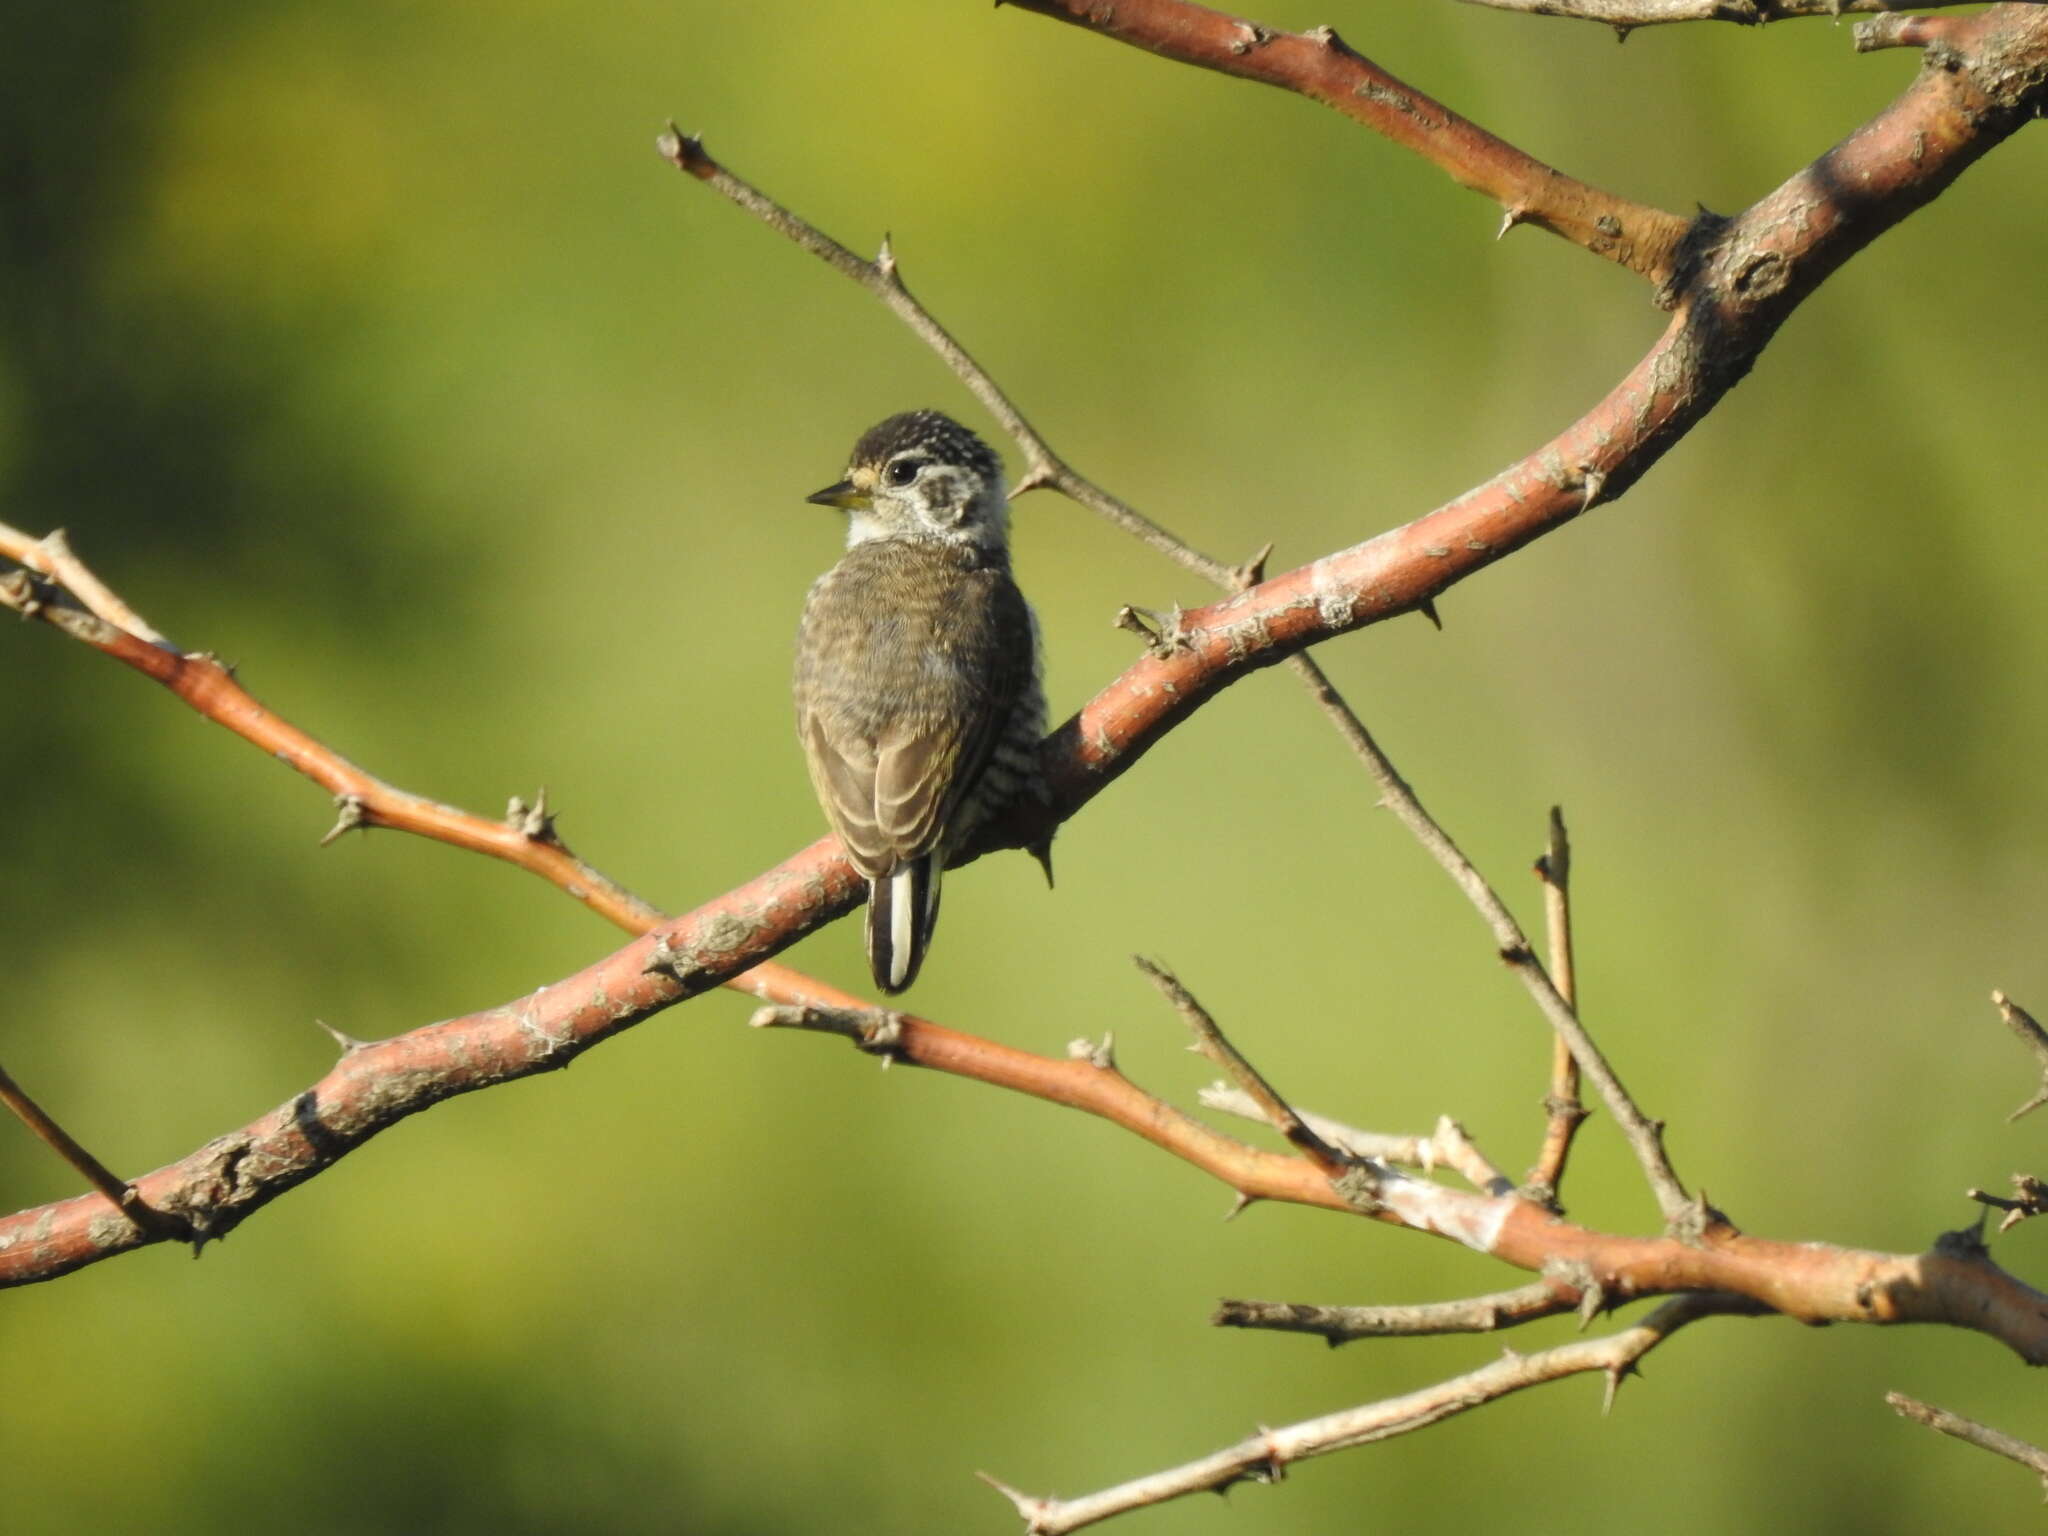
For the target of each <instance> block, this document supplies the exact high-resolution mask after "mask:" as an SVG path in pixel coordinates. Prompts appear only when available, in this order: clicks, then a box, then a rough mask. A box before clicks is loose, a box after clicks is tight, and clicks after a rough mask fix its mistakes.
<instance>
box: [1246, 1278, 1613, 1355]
mask: <svg viewBox="0 0 2048 1536" xmlns="http://www.w3.org/2000/svg"><path fill="white" fill-rule="evenodd" d="M1578 1304H1579V1292H1578V1290H1577V1289H1576V1288H1575V1287H1573V1286H1572V1285H1570V1284H1568V1283H1566V1282H1564V1281H1562V1280H1552V1279H1543V1280H1532V1281H1530V1282H1529V1283H1528V1284H1527V1285H1522V1286H1517V1287H1516V1288H1515V1289H1513V1290H1511V1291H1496V1292H1494V1294H1492V1295H1491V1296H1468V1297H1464V1298H1462V1299H1460V1300H1458V1301H1434V1302H1428V1303H1424V1304H1422V1305H1420V1306H1408V1307H1319V1306H1311V1305H1308V1304H1306V1303H1303V1302H1291V1301H1240V1300H1235V1299H1229V1300H1224V1301H1220V1302H1218V1303H1217V1304H1216V1310H1215V1312H1214V1313H1213V1314H1211V1316H1210V1318H1209V1321H1210V1322H1212V1323H1214V1324H1215V1325H1216V1326H1217V1327H1218V1328H1258V1329H1264V1330H1267V1331H1270V1332H1274V1333H1309V1334H1314V1335H1315V1336H1316V1337H1318V1338H1321V1339H1324V1340H1326V1341H1327V1342H1328V1343H1330V1344H1331V1345H1333V1346H1334V1345H1338V1344H1349V1343H1351V1342H1352V1341H1353V1340H1355V1339H1387V1338H1412V1337H1417V1336H1422V1335H1433V1334H1444V1333H1493V1332H1495V1331H1497V1330H1499V1329H1502V1328H1514V1327H1518V1326H1520V1325H1521V1324H1523V1323H1531V1322H1535V1321H1536V1320H1538V1319H1539V1318H1545V1317H1556V1316H1558V1315H1559V1314H1560V1313H1565V1312H1570V1311H1572V1310H1573V1309H1574V1308H1576V1307H1577V1306H1578Z"/></svg>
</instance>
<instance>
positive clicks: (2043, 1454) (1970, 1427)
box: [1884, 1392, 2048, 1495]
mask: <svg viewBox="0 0 2048 1536" xmlns="http://www.w3.org/2000/svg"><path fill="white" fill-rule="evenodd" d="M1884 1400H1885V1401H1886V1402H1887V1403H1890V1404H1891V1405H1892V1407H1893V1408H1894V1409H1895V1410H1897V1412H1898V1414H1899V1416H1900V1417H1901V1418H1907V1419H1911V1420H1913V1421H1914V1422H1915V1423H1916V1424H1925V1425H1926V1426H1927V1427H1928V1428H1929V1429H1938V1430H1940V1431H1941V1432H1942V1433H1943V1434H1944V1435H1953V1436H1955V1437H1956V1439H1958V1440H1966V1441H1968V1442H1969V1443H1970V1444H1971V1445H1974V1446H1977V1447H1978V1448H1979V1449H1981V1450H1986V1451H1990V1452H1991V1453H1992V1454H1993V1455H1996V1456H2003V1457H2005V1458H2006V1459H2007V1460H2009V1461H2016V1462H2018V1463H2019V1464H2020V1465H2021V1466H2023V1467H2029V1468H2031V1469H2032V1470H2033V1473H2034V1475H2035V1476H2036V1477H2038V1478H2040V1479H2041V1491H2042V1493H2043V1494H2044V1495H2048V1451H2044V1450H2042V1449H2041V1447H2039V1446H2038V1445H2029V1444H2028V1443H2027V1442H2026V1441H2024V1440H2021V1439H2017V1438H2015V1437H2014V1436H2012V1435H2008V1434H2006V1433H2005V1432H2004V1431H2003V1430H1997V1429H1992V1428H1990V1427H1989V1426H1988V1425H1984V1424H1979V1423H1978V1422H1977V1421H1976V1420H1975V1419H1966V1418H1964V1417H1963V1416H1962V1415H1961V1414H1959V1413H1950V1412H1949V1411H1948V1410H1947V1409H1946V1408H1936V1407H1935V1406H1934V1405H1933V1404H1932V1403H1923V1402H1921V1401H1920V1400H1919V1399H1918V1398H1914V1397H1908V1396H1906V1394H1905V1393H1903V1392H1887V1393H1885V1395H1884Z"/></svg>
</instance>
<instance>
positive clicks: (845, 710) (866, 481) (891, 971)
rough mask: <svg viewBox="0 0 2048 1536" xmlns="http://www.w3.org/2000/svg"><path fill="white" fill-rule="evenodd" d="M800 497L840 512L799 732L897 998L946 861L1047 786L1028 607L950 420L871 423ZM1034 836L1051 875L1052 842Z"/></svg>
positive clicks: (971, 460)
mask: <svg viewBox="0 0 2048 1536" xmlns="http://www.w3.org/2000/svg"><path fill="white" fill-rule="evenodd" d="M805 499H806V500H807V501H810V502H813V503H815V504H817V505H819V506H826V507H837V508H840V509H842V510H844V511H845V512H846V513H847V514H848V519H847V530H846V552H845V553H844V554H843V555H841V556H840V559H839V563H838V564H836V565H834V566H833V567H832V569H831V570H829V571H827V572H826V573H825V574H824V575H823V576H820V577H819V578H818V579H817V581H816V582H815V583H813V584H812V586H811V589H810V594H809V596H808V597H807V598H806V599H805V602H804V610H803V620H802V622H801V624H800V625H799V627H798V631H797V647H796V680H795V694H796V723H797V735H798V737H799V739H800V740H801V741H802V743H803V749H804V759H805V762H806V763H807V765H808V766H809V768H810V776H811V785H812V787H813V788H814V789H815V790H816V791H817V795H818V802H819V804H820V805H821V806H822V807H823V808H824V812H825V818H826V820H827V821H828V822H830V823H831V826H832V830H833V831H834V832H836V833H837V834H838V835H839V840H840V842H842V843H843V844H844V845H845V847H846V854H847V857H848V858H849V859H850V860H851V861H852V863H853V867H854V868H855V869H856V870H857V871H859V873H860V875H861V876H862V878H864V879H865V880H866V881H867V883H868V904H867V923H866V940H867V953H868V968H869V970H870V971H871V972H873V974H874V978H875V985H876V986H878V987H879V988H881V990H882V991H883V992H885V993H888V994H890V995H894V994H896V993H899V992H902V991H903V990H905V989H906V988H907V987H909V986H910V984H911V983H912V982H913V981H914V980H916V978H917V972H918V967H919V966H920V965H921V964H922V963H923V960H924V955H925V950H926V948H927V946H929V944H930V943H931V937H932V928H933V925H934V924H935V923H936V922H937V920H938V915H939V881H940V877H941V875H942V874H943V873H944V871H945V868H946V864H947V861H948V860H949V859H950V858H951V857H952V856H953V854H954V853H955V852H957V851H958V850H959V849H960V847H961V846H962V844H963V843H964V842H965V841H966V840H967V839H968V838H969V837H970V836H971V835H972V834H973V832H974V830H975V829H976V828H977V827H978V826H980V825H981V824H982V823H983V822H985V821H986V820H988V819H989V818H990V817H991V816H993V815H995V814H997V813H998V812H999V811H1001V810H1002V809H1003V808H1005V807H1006V806H1009V805H1011V804H1013V803H1015V802H1016V801H1017V800H1018V799H1019V798H1020V797H1027V796H1028V797H1035V798H1037V799H1038V800H1040V801H1045V800H1047V799H1048V798H1049V796H1048V794H1047V790H1046V787H1045V781H1044V778H1043V776H1042V774H1041V773H1040V771H1039V766H1038V745H1039V740H1040V738H1041V737H1043V736H1044V734H1045V695H1044V691H1043V687H1042V684H1041V679H1040V666H1039V642H1038V620H1037V617H1036V616H1035V615H1034V614H1033V613H1032V611H1031V605H1030V604H1029V603H1028V602H1026V601H1025V599H1024V594H1023V593H1022V592H1020V591H1019V590H1018V588H1017V583H1016V581H1015V579H1014V578H1013V577H1012V575H1011V573H1010V537H1009V501H1008V495H1007V492H1006V489H1005V486H1004V481H1003V468H1002V461H1001V460H1000V459H998V458H997V457H996V455H995V453H994V451H993V450H991V449H990V448H989V446H988V445H987V444H986V443H984V442H983V441H982V440H981V439H980V438H979V437H977V436H976V435H975V434H974V433H973V432H971V431H969V430H968V429H967V428H966V427H963V426H961V425H960V424H959V423H958V422H956V421H954V420H953V419H952V418H951V417H948V416H946V415H943V414H942V413H940V412H938V411H933V410H918V411H905V412H902V413H901V414H898V415H895V416H891V417H889V418H888V419H887V420H885V421H882V422H880V423H878V424H877V425H875V426H874V427H872V428H870V429H869V430H868V431H867V432H865V433H864V434H862V436H861V438H860V440H859V441H858V442H856V443H855V444H854V446H853V453H852V456H851V457H850V458H849V460H848V462H847V467H846V474H845V476H844V478H842V479H840V480H839V481H837V482H836V483H835V484H832V485H828V486H826V487H825V488H824V489H823V490H822V491H816V492H813V493H812V494H811V495H810V496H808V497H806V498H805ZM1031 851H1032V852H1033V853H1034V854H1035V855H1037V857H1038V858H1039V860H1040V862H1041V863H1042V864H1043V865H1044V866H1045V871H1046V878H1047V880H1048V882H1050V880H1051V878H1052V864H1051V859H1050V848H1049V841H1048V844H1046V845H1041V846H1038V847H1034V848H1033V849H1032V850H1031Z"/></svg>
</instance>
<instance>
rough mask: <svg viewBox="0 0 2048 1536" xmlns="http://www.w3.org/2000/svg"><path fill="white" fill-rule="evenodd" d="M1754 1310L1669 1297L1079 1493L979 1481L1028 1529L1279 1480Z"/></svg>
mask: <svg viewBox="0 0 2048 1536" xmlns="http://www.w3.org/2000/svg"><path fill="white" fill-rule="evenodd" d="M1756 1310H1757V1308H1756V1306H1755V1305H1754V1303H1750V1302H1745V1301H1743V1300H1742V1299H1741V1298H1739V1297H1732V1296H1681V1297H1677V1298H1675V1299H1673V1300H1671V1301H1667V1302H1665V1303H1664V1304H1663V1305H1662V1306H1660V1307H1658V1308H1657V1309H1656V1310H1655V1311H1654V1312H1652V1313H1651V1314H1650V1315H1649V1316H1648V1317H1646V1318H1644V1319H1643V1320H1642V1321H1641V1322H1640V1323H1637V1324H1635V1325H1634V1326H1633V1327H1630V1328H1623V1329H1620V1330H1619V1331H1617V1332H1615V1333H1613V1334H1610V1335H1609V1336H1608V1337H1606V1338H1604V1339H1582V1340H1578V1341H1575V1342H1573V1343H1570V1344H1560V1345H1558V1346H1557V1347H1556V1348H1554V1349H1546V1350H1543V1351H1541V1352H1540V1353H1537V1354H1533V1355H1518V1354H1515V1353H1513V1352H1512V1351H1510V1352H1509V1353H1508V1354H1506V1355H1504V1356H1503V1357H1502V1358H1501V1359H1499V1360H1496V1361H1494V1362H1493V1363H1492V1364H1490V1365H1483V1366H1481V1367H1480V1368H1479V1369H1478V1370H1476V1371H1470V1372H1467V1373H1466V1374H1465V1375H1463V1376H1455V1377H1453V1378H1451V1379H1450V1380H1449V1381H1442V1382H1438V1383H1437V1384H1436V1385H1435V1386H1431V1387H1425V1388H1423V1389H1422V1390H1421V1391H1419V1392H1411V1393H1409V1394H1408V1395H1407V1396H1405V1397H1393V1398H1388V1399H1386V1400H1385V1401H1383V1402H1377V1403H1368V1404H1366V1405H1365V1406H1363V1407H1359V1408H1347V1409H1345V1410H1344V1411H1342V1412H1340V1413H1332V1414H1328V1415H1325V1416H1324V1417H1322V1418H1316V1419H1309V1420H1306V1421H1304V1422H1302V1423H1299V1424H1289V1425H1286V1426H1283V1427H1282V1428H1279V1429H1266V1430H1261V1431H1260V1432H1259V1433H1258V1434H1256V1435H1254V1436H1252V1437H1251V1438H1250V1439H1249V1440H1243V1441H1240V1442H1238V1443H1237V1444H1236V1445H1233V1446H1229V1447H1227V1448H1226V1449H1224V1450H1221V1451H1217V1452H1216V1453H1215V1454H1213V1455H1210V1456H1205V1457H1203V1458H1201V1459H1200V1460H1198V1461H1191V1462H1188V1463H1187V1464H1186V1465H1184V1466H1179V1467H1173V1468H1170V1469H1168V1470H1167V1471H1164V1472H1155V1473H1153V1474H1152V1475H1151V1476H1149V1477H1141V1478H1137V1479H1135V1480H1133V1481H1131V1482H1128V1483H1121V1484H1119V1485H1117V1486H1116V1487H1114V1488H1105V1489H1103V1490H1102V1491H1101V1492H1099V1493H1092V1494H1088V1495H1086V1496H1084V1497H1082V1498H1077V1499H1056V1498H1035V1497H1033V1496H1031V1495H1029V1494H1024V1493H1019V1492H1018V1491H1017V1490H1016V1489H1014V1488H1011V1487H1008V1486H1007V1485H1005V1484H1003V1483H999V1482H997V1481H996V1480H995V1479H994V1478H992V1477H989V1476H988V1475H987V1474H986V1473H984V1474H983V1480H984V1481H986V1482H987V1483H989V1484H990V1485H991V1486H992V1487H994V1488H995V1489H996V1490H997V1491H998V1492H1000V1493H1001V1494H1003V1496H1004V1497H1006V1498H1007V1499H1009V1501H1010V1502H1011V1503H1012V1504H1013V1505H1015V1506H1016V1509H1017V1513H1018V1514H1019V1515H1021V1516H1023V1517H1024V1529H1025V1530H1026V1532H1027V1533H1029V1536H1061V1533H1062V1532H1066V1531H1078V1530H1080V1529H1082V1528H1083V1527H1085V1526H1090V1525H1094V1524H1096V1523H1097V1522H1099V1521H1103V1520H1107V1519H1109V1518H1110V1517H1111V1516H1113V1515H1121V1514H1125V1513H1127V1512H1129V1511H1130V1510H1133V1509H1141V1508H1144V1507H1146V1506H1148V1505H1153V1504H1163V1503H1165V1502H1166V1501H1167V1500H1168V1499H1176V1498H1181V1497H1184V1496H1185V1495H1187V1494H1191V1493H1220V1492H1222V1491H1223V1490H1224V1489H1226V1488H1229V1487H1231V1486H1232V1485H1234V1484H1237V1483H1244V1482H1253V1483H1273V1482H1278V1481H1279V1480H1280V1479H1281V1478H1282V1477H1283V1476H1284V1475H1285V1474H1286V1471H1287V1468H1288V1467H1289V1466H1291V1465H1292V1464H1293V1463H1295V1462H1297V1461H1306V1460H1308V1459H1309V1458H1310V1457H1312V1456H1325V1455H1328V1454H1329V1453H1330V1452H1331V1451H1342V1450H1348V1449H1350V1448H1351V1447H1353V1446H1359V1445H1370V1444H1372V1443H1373V1442H1374V1441H1377V1440H1391V1439H1393V1438H1394V1437H1395V1436H1396V1435H1405V1434H1410V1433H1413V1432H1414V1431H1415V1430H1418V1429H1426V1428H1428V1427H1429V1426H1430V1425H1432V1424H1436V1423H1440V1422H1441V1421H1442V1420H1444V1419H1448V1418H1452V1417H1454V1416H1456V1415H1458V1414H1461V1413H1466V1412H1469V1411H1470V1410H1472V1409H1474V1408H1480V1407H1484V1406H1485V1405H1486V1404H1488V1403H1491V1402H1495V1401H1497V1400H1499V1399H1500V1398H1503V1397H1506V1396H1508V1395H1509V1394H1511V1393H1515V1392H1520V1391H1522V1390H1523V1389H1524V1388H1527V1387H1535V1386H1541V1385H1543V1384H1544V1383H1545V1382H1551V1381H1560V1380H1562V1379H1564V1378H1565V1377H1567V1376H1576V1375H1581V1374H1584V1373H1586V1372H1592V1371H1597V1372H1599V1373H1600V1374H1601V1375H1602V1376H1604V1377H1605V1378H1606V1379H1607V1401H1608V1402H1609V1403H1610V1404H1611V1403H1612V1402H1613V1400H1614V1394H1615V1392H1616V1390H1617V1389H1618V1388H1619V1387H1620V1385H1621V1382H1622V1380H1623V1379H1624V1378H1625V1377H1627V1376H1628V1375H1630V1374H1631V1373H1633V1372H1634V1370H1635V1368H1636V1364H1637V1362H1638V1361H1640V1360H1641V1359H1642V1358H1643V1356H1644V1355H1646V1354H1648V1353H1649V1352H1650V1351H1651V1350H1653V1349H1655V1348H1656V1347H1657V1346H1658V1345H1659V1344H1661V1343H1663V1342H1664V1341H1665V1340H1666V1339H1668V1338H1670V1337H1671V1335H1672V1334H1674V1333H1676V1332H1678V1330H1679V1329H1681V1328H1683V1327H1685V1326H1686V1325H1687V1324H1688V1323H1694V1322H1698V1321H1699V1320H1700V1319H1701V1318H1705V1317H1725V1316H1730V1315H1737V1314H1741V1315H1747V1314H1751V1313H1754V1312H1755V1311H1756Z"/></svg>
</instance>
